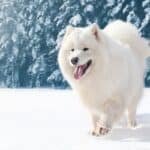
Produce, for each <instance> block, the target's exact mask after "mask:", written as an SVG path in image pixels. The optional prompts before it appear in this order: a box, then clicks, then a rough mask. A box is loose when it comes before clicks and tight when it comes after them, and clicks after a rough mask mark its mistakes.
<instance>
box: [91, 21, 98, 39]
mask: <svg viewBox="0 0 150 150" xmlns="http://www.w3.org/2000/svg"><path fill="white" fill-rule="evenodd" d="M90 30H91V32H92V34H93V35H94V36H95V38H96V40H98V41H99V40H100V28H99V26H98V25H97V24H96V23H93V24H91V25H90Z"/></svg>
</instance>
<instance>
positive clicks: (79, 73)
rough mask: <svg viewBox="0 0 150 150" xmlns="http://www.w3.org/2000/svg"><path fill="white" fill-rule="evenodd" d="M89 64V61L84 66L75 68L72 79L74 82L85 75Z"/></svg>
mask: <svg viewBox="0 0 150 150" xmlns="http://www.w3.org/2000/svg"><path fill="white" fill-rule="evenodd" d="M91 64H92V60H89V61H88V62H87V63H86V64H83V65H80V66H77V67H76V68H75V71H74V78H75V79H76V80H78V79H80V78H81V77H82V76H83V75H84V74H85V73H86V71H87V70H88V68H89V67H90V66H91Z"/></svg>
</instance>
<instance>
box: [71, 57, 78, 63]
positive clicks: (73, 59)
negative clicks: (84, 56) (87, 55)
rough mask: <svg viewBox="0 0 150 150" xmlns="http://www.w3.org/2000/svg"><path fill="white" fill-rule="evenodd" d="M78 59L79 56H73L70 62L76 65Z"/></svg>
mask: <svg viewBox="0 0 150 150" xmlns="http://www.w3.org/2000/svg"><path fill="white" fill-rule="evenodd" d="M78 61H79V58H78V57H73V58H72V59H71V63H72V64H73V65H76V64H77V63H78Z"/></svg>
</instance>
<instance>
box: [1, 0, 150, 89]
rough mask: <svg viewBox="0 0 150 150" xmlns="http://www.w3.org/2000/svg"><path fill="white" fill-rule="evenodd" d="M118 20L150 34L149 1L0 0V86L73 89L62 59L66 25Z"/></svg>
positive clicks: (149, 80) (149, 82)
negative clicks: (62, 70) (63, 71)
mask: <svg viewBox="0 0 150 150" xmlns="http://www.w3.org/2000/svg"><path fill="white" fill-rule="evenodd" d="M116 19H121V20H125V21H128V22H131V23H133V24H134V25H135V26H136V27H137V28H138V29H139V32H140V33H141V36H143V37H145V38H147V39H150V0H0V87H8V88H32V87H38V88H39V87H40V88H45V87H50V88H61V89H64V88H68V87H69V86H68V84H67V82H66V81H65V80H64V79H63V77H62V75H61V73H60V70H59V68H58V63H57V54H58V50H59V45H60V42H61V39H62V37H63V35H64V32H65V28H66V26H67V25H68V24H71V25H73V26H86V25H89V24H91V23H93V22H96V23H98V24H99V26H100V27H101V28H104V27H105V26H106V25H107V23H109V22H111V21H113V20H116ZM147 64H148V66H149V67H148V68H147V70H146V74H145V86H147V87H148V86H150V61H147ZM135 76H136V73H135Z"/></svg>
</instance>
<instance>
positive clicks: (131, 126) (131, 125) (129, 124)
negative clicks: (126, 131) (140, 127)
mask: <svg viewBox="0 0 150 150" xmlns="http://www.w3.org/2000/svg"><path fill="white" fill-rule="evenodd" d="M128 127H130V128H133V129H134V128H136V127H137V122H136V121H135V120H134V121H130V122H128Z"/></svg>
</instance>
